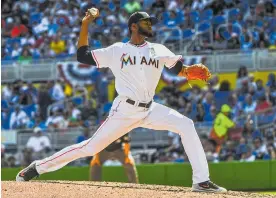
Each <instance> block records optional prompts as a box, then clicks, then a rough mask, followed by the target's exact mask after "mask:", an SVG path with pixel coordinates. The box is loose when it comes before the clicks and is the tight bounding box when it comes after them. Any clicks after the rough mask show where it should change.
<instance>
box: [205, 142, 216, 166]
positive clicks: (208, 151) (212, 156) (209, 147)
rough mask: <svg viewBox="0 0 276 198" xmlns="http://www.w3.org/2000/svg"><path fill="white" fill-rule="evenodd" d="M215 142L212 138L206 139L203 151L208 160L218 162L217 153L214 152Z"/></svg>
mask: <svg viewBox="0 0 276 198" xmlns="http://www.w3.org/2000/svg"><path fill="white" fill-rule="evenodd" d="M216 146H217V143H216V142H215V141H214V140H208V141H207V142H206V144H205V145H204V151H205V155H206V158H207V161H208V162H218V153H216Z"/></svg>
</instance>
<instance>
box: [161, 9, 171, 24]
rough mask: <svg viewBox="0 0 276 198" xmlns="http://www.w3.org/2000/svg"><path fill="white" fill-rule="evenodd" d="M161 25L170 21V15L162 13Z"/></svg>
mask: <svg viewBox="0 0 276 198" xmlns="http://www.w3.org/2000/svg"><path fill="white" fill-rule="evenodd" d="M162 19H163V24H167V22H168V21H169V19H170V13H169V12H168V11H166V12H163V13H162Z"/></svg>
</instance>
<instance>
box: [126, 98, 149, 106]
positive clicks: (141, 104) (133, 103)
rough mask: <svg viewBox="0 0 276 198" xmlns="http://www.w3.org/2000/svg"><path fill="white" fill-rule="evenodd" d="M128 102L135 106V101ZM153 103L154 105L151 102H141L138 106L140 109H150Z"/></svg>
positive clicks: (129, 100)
mask: <svg viewBox="0 0 276 198" xmlns="http://www.w3.org/2000/svg"><path fill="white" fill-rule="evenodd" d="M126 102H127V103H129V104H132V105H135V101H134V100H131V99H127V100H126ZM151 103H152V101H150V102H149V103H142V102H140V103H139V104H138V107H144V108H149V107H150V105H151Z"/></svg>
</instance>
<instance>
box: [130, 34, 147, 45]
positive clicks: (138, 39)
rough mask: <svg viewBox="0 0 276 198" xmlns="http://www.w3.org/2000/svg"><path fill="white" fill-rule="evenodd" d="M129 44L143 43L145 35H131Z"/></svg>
mask: <svg viewBox="0 0 276 198" xmlns="http://www.w3.org/2000/svg"><path fill="white" fill-rule="evenodd" d="M129 42H130V43H131V44H133V45H142V44H144V43H145V42H146V41H145V37H144V36H131V38H130V41H129Z"/></svg>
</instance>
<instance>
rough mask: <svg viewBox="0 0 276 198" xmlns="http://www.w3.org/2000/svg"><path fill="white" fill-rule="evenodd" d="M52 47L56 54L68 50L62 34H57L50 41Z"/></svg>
mask: <svg viewBox="0 0 276 198" xmlns="http://www.w3.org/2000/svg"><path fill="white" fill-rule="evenodd" d="M50 48H51V50H53V51H54V52H55V54H56V55H59V54H61V53H63V52H65V50H66V45H65V41H64V40H62V39H61V37H60V36H55V37H54V39H53V41H52V42H51V43H50Z"/></svg>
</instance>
